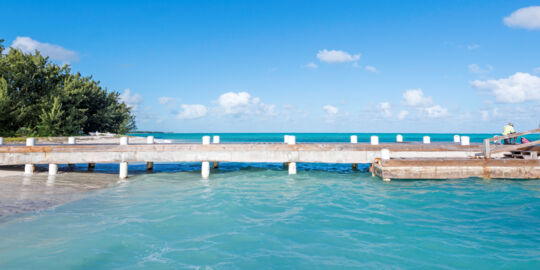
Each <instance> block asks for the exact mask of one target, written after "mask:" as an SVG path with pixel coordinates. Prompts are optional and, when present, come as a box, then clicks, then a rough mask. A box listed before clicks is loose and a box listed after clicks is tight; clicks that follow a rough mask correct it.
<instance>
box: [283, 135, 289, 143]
mask: <svg viewBox="0 0 540 270" xmlns="http://www.w3.org/2000/svg"><path fill="white" fill-rule="evenodd" d="M283 143H289V135H285V136H283Z"/></svg>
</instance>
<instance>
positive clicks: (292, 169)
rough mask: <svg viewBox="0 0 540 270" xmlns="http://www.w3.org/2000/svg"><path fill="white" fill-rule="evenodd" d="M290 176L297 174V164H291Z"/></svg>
mask: <svg viewBox="0 0 540 270" xmlns="http://www.w3.org/2000/svg"><path fill="white" fill-rule="evenodd" d="M289 174H296V162H289Z"/></svg>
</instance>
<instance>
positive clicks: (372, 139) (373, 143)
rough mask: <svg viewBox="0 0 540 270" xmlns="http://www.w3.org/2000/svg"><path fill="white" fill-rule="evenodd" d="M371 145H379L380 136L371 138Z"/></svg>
mask: <svg viewBox="0 0 540 270" xmlns="http://www.w3.org/2000/svg"><path fill="white" fill-rule="evenodd" d="M371 144H372V145H377V144H379V137H378V136H371Z"/></svg>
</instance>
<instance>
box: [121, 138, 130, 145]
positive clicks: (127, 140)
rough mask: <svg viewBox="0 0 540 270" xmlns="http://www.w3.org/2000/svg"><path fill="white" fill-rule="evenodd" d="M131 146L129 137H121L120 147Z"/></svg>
mask: <svg viewBox="0 0 540 270" xmlns="http://www.w3.org/2000/svg"><path fill="white" fill-rule="evenodd" d="M128 144H129V137H127V136H123V137H120V145H128Z"/></svg>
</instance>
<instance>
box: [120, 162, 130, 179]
mask: <svg viewBox="0 0 540 270" xmlns="http://www.w3.org/2000/svg"><path fill="white" fill-rule="evenodd" d="M119 177H120V179H126V178H127V177H128V163H127V162H120V175H119Z"/></svg>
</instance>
